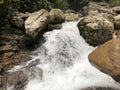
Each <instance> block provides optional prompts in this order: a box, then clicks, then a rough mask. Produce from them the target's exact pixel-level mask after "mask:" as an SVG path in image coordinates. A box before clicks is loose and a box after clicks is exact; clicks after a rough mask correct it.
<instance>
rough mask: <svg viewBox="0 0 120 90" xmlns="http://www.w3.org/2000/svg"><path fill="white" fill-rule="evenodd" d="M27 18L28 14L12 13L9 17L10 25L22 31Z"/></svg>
mask: <svg viewBox="0 0 120 90" xmlns="http://www.w3.org/2000/svg"><path fill="white" fill-rule="evenodd" d="M28 16H29V13H20V12H14V13H13V14H12V15H11V17H10V23H11V24H12V25H13V26H15V27H18V28H21V29H23V28H24V22H25V20H26V19H27V17H28Z"/></svg>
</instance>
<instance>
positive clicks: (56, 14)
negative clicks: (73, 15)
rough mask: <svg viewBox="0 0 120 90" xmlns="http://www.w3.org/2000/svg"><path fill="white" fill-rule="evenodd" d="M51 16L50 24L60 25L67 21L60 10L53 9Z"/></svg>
mask: <svg viewBox="0 0 120 90" xmlns="http://www.w3.org/2000/svg"><path fill="white" fill-rule="evenodd" d="M49 14H50V24H58V23H62V22H64V21H65V16H64V13H63V12H62V11H61V10H60V9H52V10H51V11H50V12H49Z"/></svg>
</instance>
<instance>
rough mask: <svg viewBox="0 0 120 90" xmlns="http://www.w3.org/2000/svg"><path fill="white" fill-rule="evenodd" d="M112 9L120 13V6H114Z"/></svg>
mask: <svg viewBox="0 0 120 90" xmlns="http://www.w3.org/2000/svg"><path fill="white" fill-rule="evenodd" d="M112 10H113V11H114V12H115V13H117V14H120V6H116V7H113V8H112Z"/></svg>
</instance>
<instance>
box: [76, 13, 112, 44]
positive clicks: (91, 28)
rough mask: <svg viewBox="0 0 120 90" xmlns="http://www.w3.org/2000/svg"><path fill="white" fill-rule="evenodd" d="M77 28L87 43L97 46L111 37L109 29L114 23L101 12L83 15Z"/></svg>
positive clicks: (110, 29)
mask: <svg viewBox="0 0 120 90" xmlns="http://www.w3.org/2000/svg"><path fill="white" fill-rule="evenodd" d="M78 28H79V30H80V34H81V35H82V36H83V38H84V39H85V40H86V42H87V43H89V44H90V45H93V46H97V45H100V44H102V43H104V42H106V41H108V40H110V39H112V32H111V31H112V30H114V25H113V23H112V22H111V21H110V20H109V19H108V18H106V17H105V16H104V14H103V13H101V14H96V15H88V16H86V17H83V18H82V19H81V20H80V22H79V23H78Z"/></svg>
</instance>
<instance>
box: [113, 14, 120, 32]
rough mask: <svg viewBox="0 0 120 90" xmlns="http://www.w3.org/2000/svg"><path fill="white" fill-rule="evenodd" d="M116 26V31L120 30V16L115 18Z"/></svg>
mask: <svg viewBox="0 0 120 90" xmlns="http://www.w3.org/2000/svg"><path fill="white" fill-rule="evenodd" d="M114 25H115V29H117V30H119V29H120V15H117V16H115V17H114Z"/></svg>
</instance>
